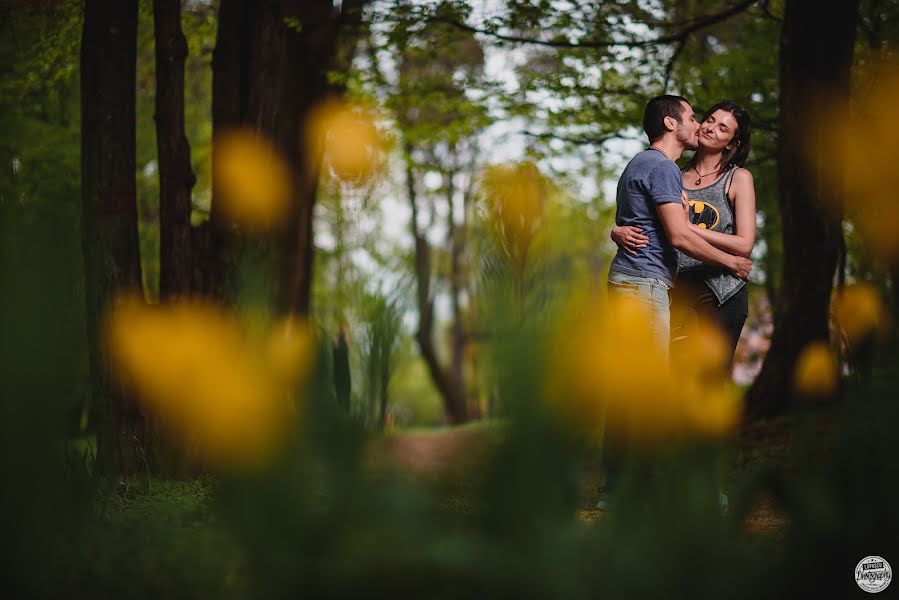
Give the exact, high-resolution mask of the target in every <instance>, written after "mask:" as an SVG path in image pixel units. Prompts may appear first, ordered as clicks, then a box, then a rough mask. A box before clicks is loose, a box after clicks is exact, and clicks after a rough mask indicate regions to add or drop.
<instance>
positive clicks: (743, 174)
mask: <svg viewBox="0 0 899 600" xmlns="http://www.w3.org/2000/svg"><path fill="white" fill-rule="evenodd" d="M733 169H734V174H733V181H734V183H752V172H750V170H749V169H747V168H746V167H737V166H735V167H734V168H733Z"/></svg>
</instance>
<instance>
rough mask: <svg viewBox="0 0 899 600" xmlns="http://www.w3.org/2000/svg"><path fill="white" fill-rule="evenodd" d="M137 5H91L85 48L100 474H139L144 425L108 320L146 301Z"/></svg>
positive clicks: (84, 134)
mask: <svg viewBox="0 0 899 600" xmlns="http://www.w3.org/2000/svg"><path fill="white" fill-rule="evenodd" d="M136 58H137V0H87V1H86V2H85V5H84V29H83V32H82V41H81V186H82V191H81V194H82V211H83V212H82V246H83V254H84V274H85V295H86V302H85V305H86V322H87V332H88V342H89V347H90V372H91V388H92V402H93V404H92V412H93V415H94V419H95V420H94V423H95V426H96V431H97V462H96V467H97V470H98V473H99V474H102V475H108V476H119V475H124V476H128V475H131V474H133V473H135V472H136V470H137V468H138V451H139V449H140V446H141V445H142V444H143V443H144V441H143V440H144V424H143V418H142V416H141V413H140V411H139V410H138V408H137V405H136V404H135V403H134V401H133V399H132V398H129V397H127V396H126V395H125V394H124V393H123V392H122V390H121V389H120V387H119V386H117V385H116V384H115V383H114V382H113V381H112V379H111V377H110V375H111V373H110V365H109V363H108V362H107V360H106V357H105V356H104V353H103V351H102V349H101V343H102V340H101V338H100V326H101V319H102V315H103V313H104V311H105V310H107V309H108V308H109V307H110V305H111V304H112V302H113V299H114V297H115V296H116V295H117V294H119V293H122V292H133V293H138V294H142V286H141V266H140V247H139V243H138V232H137V203H136V194H135V191H136V187H135V160H136V159H135V78H136V73H135V69H136Z"/></svg>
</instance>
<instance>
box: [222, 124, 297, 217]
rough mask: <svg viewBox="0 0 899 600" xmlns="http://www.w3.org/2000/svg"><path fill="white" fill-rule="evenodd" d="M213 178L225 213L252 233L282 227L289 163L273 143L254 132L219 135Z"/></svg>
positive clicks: (245, 131)
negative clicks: (252, 231) (280, 225)
mask: <svg viewBox="0 0 899 600" xmlns="http://www.w3.org/2000/svg"><path fill="white" fill-rule="evenodd" d="M213 179H214V185H215V193H216V201H217V202H221V206H222V210H223V212H224V214H225V215H226V216H227V217H228V218H229V219H230V220H232V221H234V222H236V223H238V224H239V225H242V226H244V227H246V228H248V229H250V230H266V229H271V228H272V227H275V226H278V225H279V224H280V223H281V221H282V218H283V217H284V216H285V214H286V212H287V206H288V203H289V199H290V171H289V169H288V167H287V164H286V162H285V161H284V159H283V158H282V157H281V155H280V154H279V153H278V151H277V150H276V149H275V147H274V146H273V145H272V144H270V143H269V142H268V141H266V140H265V139H264V138H263V137H261V136H259V135H257V134H255V133H254V132H252V131H250V130H247V129H234V130H231V131H227V132H224V133H221V134H219V135H216V138H215V140H214V147H213Z"/></svg>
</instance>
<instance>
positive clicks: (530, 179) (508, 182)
mask: <svg viewBox="0 0 899 600" xmlns="http://www.w3.org/2000/svg"><path fill="white" fill-rule="evenodd" d="M482 185H483V191H484V196H485V199H486V203H487V214H488V218H489V220H490V224H491V225H492V227H493V231H494V234H495V235H496V236H497V237H498V239H499V241H500V243H501V244H503V245H504V246H505V247H506V248H508V249H509V250H510V251H512V252H514V253H515V255H516V256H517V257H519V258H521V257H523V256H525V255H526V254H527V250H528V247H529V246H530V244H531V242H532V241H533V239H534V236H535V235H536V234H537V231H538V230H539V228H540V226H541V224H542V220H543V213H544V209H545V204H546V201H547V191H548V190H547V184H546V181H545V180H544V178H543V176H542V175H541V174H540V171H539V170H538V169H537V166H536V165H534V164H533V163H527V162H526V163H518V164H513V165H499V166H493V167H490V168H488V169H487V170H486V171H485V172H484V175H483V183H482Z"/></svg>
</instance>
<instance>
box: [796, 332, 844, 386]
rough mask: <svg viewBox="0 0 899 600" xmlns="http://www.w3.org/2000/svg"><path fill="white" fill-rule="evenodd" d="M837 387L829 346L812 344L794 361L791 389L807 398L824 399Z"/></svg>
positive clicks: (835, 365) (821, 343) (835, 372)
mask: <svg viewBox="0 0 899 600" xmlns="http://www.w3.org/2000/svg"><path fill="white" fill-rule="evenodd" d="M836 387H837V361H836V359H835V358H834V354H833V351H832V350H831V349H830V344H828V343H827V342H821V341H819V342H812V343H811V344H809V345H808V346H806V347H805V348H804V349H803V350H802V352H800V353H799V357H798V358H797V359H796V366H795V368H794V371H793V389H794V390H795V391H796V393H798V394H799V395H801V396H806V397H808V398H825V397H827V396H829V395H831V394H832V393H833V392H834V391H835V390H836Z"/></svg>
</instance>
